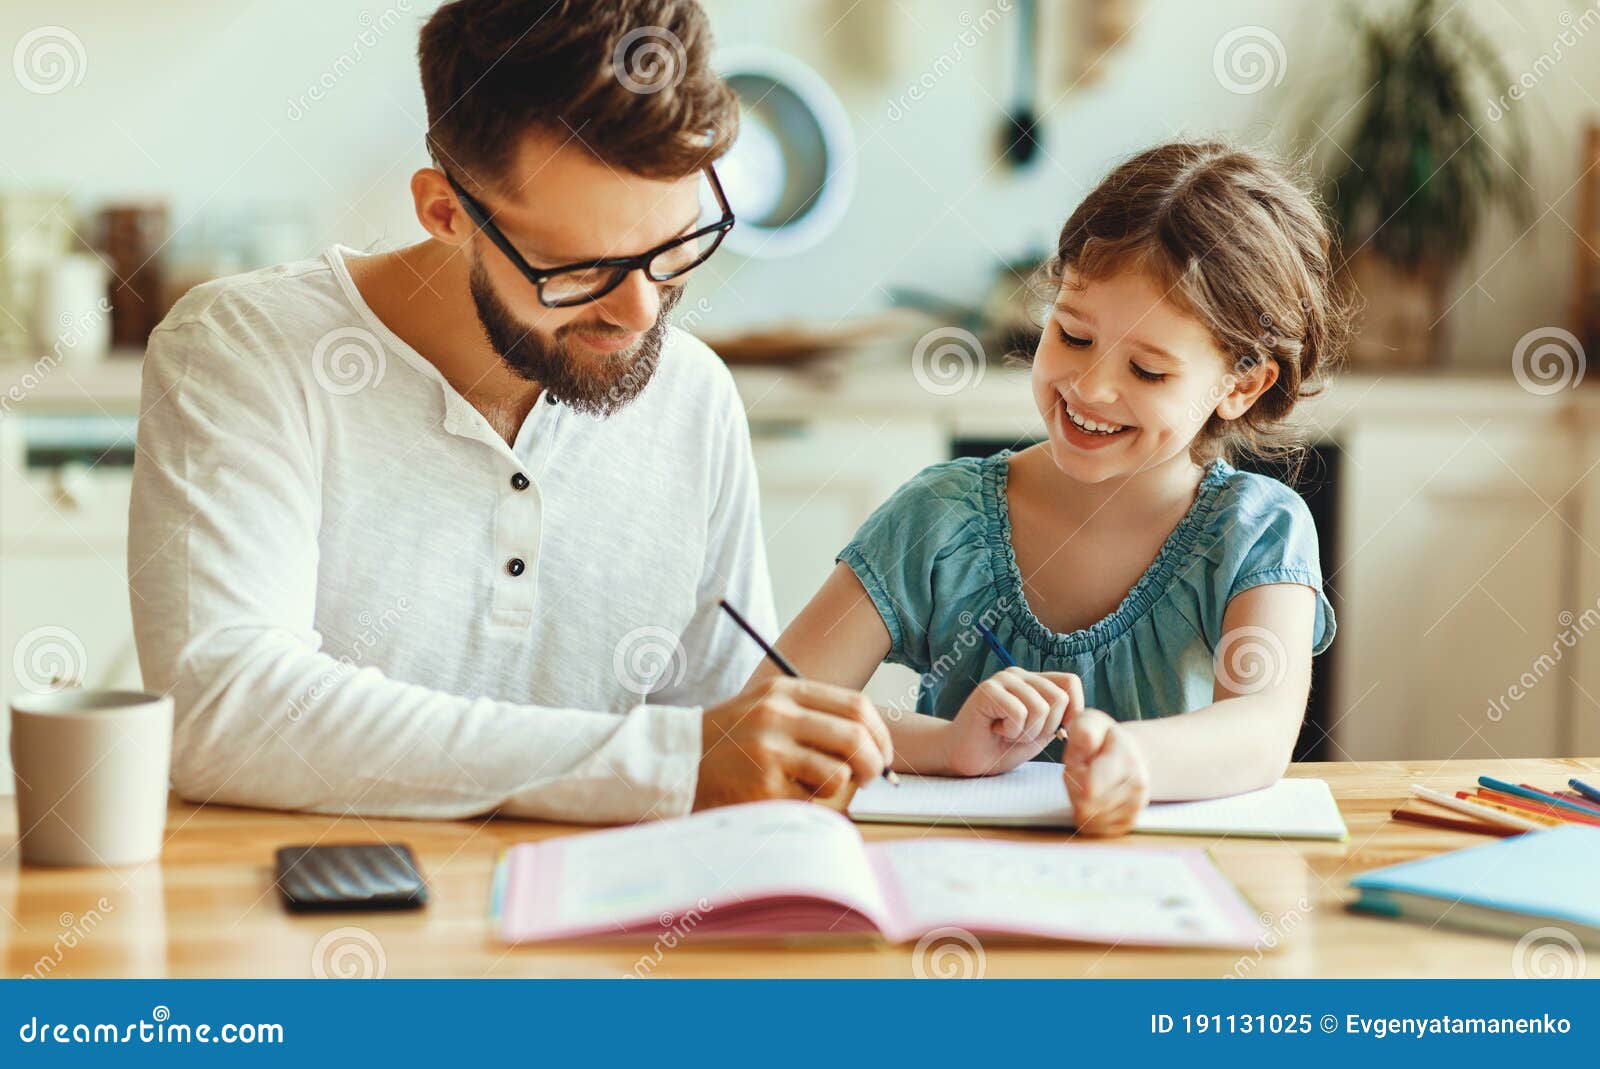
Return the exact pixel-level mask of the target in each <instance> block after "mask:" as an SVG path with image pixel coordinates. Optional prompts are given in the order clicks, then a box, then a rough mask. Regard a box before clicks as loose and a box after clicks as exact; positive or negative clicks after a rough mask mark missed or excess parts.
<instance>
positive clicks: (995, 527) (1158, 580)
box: [983, 449, 1234, 657]
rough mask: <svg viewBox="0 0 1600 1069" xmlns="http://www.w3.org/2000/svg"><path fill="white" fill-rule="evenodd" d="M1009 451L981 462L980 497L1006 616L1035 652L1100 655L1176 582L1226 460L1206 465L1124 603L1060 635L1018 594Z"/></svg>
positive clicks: (1226, 469) (1211, 506)
mask: <svg viewBox="0 0 1600 1069" xmlns="http://www.w3.org/2000/svg"><path fill="white" fill-rule="evenodd" d="M1012 455H1013V452H1012V450H1009V449H1006V450H1002V451H1001V452H999V453H996V454H994V455H993V456H991V457H989V458H987V459H986V460H985V461H984V470H983V494H984V506H985V507H984V513H985V518H986V520H987V523H986V525H985V534H984V537H985V540H986V541H987V542H988V543H989V557H990V564H991V567H992V569H993V571H994V574H995V582H996V585H997V586H998V587H999V588H1000V590H1001V592H1002V595H1003V596H1004V597H1005V598H1006V599H1007V601H1008V602H1009V613H1008V615H1009V616H1010V618H1011V620H1012V622H1013V623H1014V624H1016V626H1017V629H1018V631H1019V632H1021V634H1022V635H1023V636H1024V637H1025V638H1026V639H1027V640H1028V641H1029V642H1031V643H1032V644H1033V645H1034V646H1035V647H1036V648H1037V649H1039V650H1042V651H1043V652H1044V653H1045V655H1046V656H1049V657H1070V656H1073V655H1075V654H1081V653H1086V652H1089V651H1092V650H1095V649H1098V648H1100V647H1102V646H1104V645H1106V644H1108V643H1110V642H1112V641H1113V640H1115V639H1117V638H1118V637H1120V636H1121V635H1122V634H1123V633H1124V632H1126V631H1127V630H1128V628H1130V627H1132V626H1133V624H1134V623H1135V622H1136V621H1137V620H1138V619H1139V618H1140V617H1141V616H1143V615H1144V614H1145V613H1147V612H1149V611H1150V609H1151V607H1152V606H1154V605H1155V603H1156V602H1157V601H1159V600H1160V598H1161V596H1162V595H1163V594H1165V593H1166V591H1167V588H1168V587H1170V586H1171V585H1172V582H1173V580H1174V579H1176V578H1177V576H1178V570H1179V567H1180V565H1182V564H1183V562H1184V561H1185V560H1186V559H1187V558H1188V556H1189V554H1190V553H1191V551H1192V550H1193V549H1194V545H1195V542H1196V541H1197V540H1198V539H1199V538H1200V535H1201V533H1202V532H1203V531H1204V530H1205V529H1206V525H1207V523H1208V522H1209V521H1210V518H1211V514H1212V512H1214V511H1215V509H1216V505H1217V499H1218V497H1219V495H1220V493H1221V491H1222V489H1223V487H1224V486H1226V485H1227V482H1228V477H1229V476H1230V475H1232V474H1233V471H1234V469H1233V466H1232V465H1230V464H1229V463H1228V462H1227V461H1226V460H1221V459H1217V460H1213V461H1211V462H1210V463H1209V464H1207V465H1206V468H1205V471H1204V473H1203V474H1202V475H1201V477H1200V485H1199V487H1198V488H1197V489H1196V491H1195V499H1194V503H1193V504H1191V505H1190V506H1189V511H1188V512H1186V513H1184V515H1183V519H1181V520H1179V521H1178V525H1177V526H1176V527H1174V528H1173V529H1172V533H1171V534H1169V535H1167V539H1166V541H1165V542H1163V543H1162V545H1161V551H1160V552H1159V553H1157V554H1156V559H1155V560H1154V561H1152V562H1151V564H1150V567H1148V568H1146V569H1145V572H1144V574H1143V575H1141V576H1140V577H1139V581H1138V582H1136V583H1134V584H1133V589H1131V590H1129V591H1128V593H1127V595H1126V596H1125V597H1123V599H1122V603H1121V604H1120V605H1118V606H1117V608H1116V610H1115V611H1113V612H1112V613H1111V614H1110V615H1109V616H1105V617H1102V618H1101V619H1099V620H1097V621H1095V622H1094V623H1093V624H1090V625H1089V626H1088V627H1085V628H1081V629H1079V630H1077V631H1072V632H1068V633H1065V634H1063V633H1061V632H1058V631H1052V630H1050V628H1048V627H1046V626H1045V625H1044V624H1043V623H1042V622H1040V620H1039V618H1038V617H1037V616H1035V615H1034V614H1033V609H1032V608H1031V607H1030V606H1029V605H1028V598H1027V595H1025V594H1024V593H1023V591H1022V571H1021V569H1020V568H1018V567H1017V555H1016V551H1015V550H1014V549H1013V548H1012V546H1011V506H1010V503H1009V502H1008V501H1007V500H1006V484H1007V481H1008V479H1009V477H1010V472H1011V464H1010V461H1011V457H1012Z"/></svg>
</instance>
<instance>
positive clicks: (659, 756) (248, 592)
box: [128, 318, 700, 822]
mask: <svg viewBox="0 0 1600 1069" xmlns="http://www.w3.org/2000/svg"><path fill="white" fill-rule="evenodd" d="M296 375H297V369H296V368H294V367H293V366H290V365H287V364H286V363H283V362H277V361H272V360H269V359H265V358H252V357H251V356H250V355H249V353H248V352H247V351H245V350H243V349H241V348H240V347H239V346H237V345H236V344H235V343H234V342H233V341H232V340H231V339H229V338H228V337H227V336H226V335H225V334H224V333H223V332H222V331H221V330H219V329H217V328H216V327H215V325H214V324H212V323H211V322H210V321H209V320H206V319H204V318H198V319H189V320H186V321H183V322H179V323H173V324H169V325H163V326H162V327H160V328H158V329H157V330H156V332H155V333H154V334H153V335H152V336H151V340H150V345H149V351H148V354H147V356H146V358H145V367H144V382H143V396H142V399H141V406H140V407H141V414H140V419H139V432H138V453H137V458H136V460H135V464H134V474H133V500H132V505H131V509H130V517H129V544H128V558H129V559H128V566H129V575H130V588H131V594H132V604H133V616H134V632H135V640H136V642H137V646H138V651H139V661H140V666H141V668H142V670H143V673H144V679H145V684H146V686H148V687H150V688H152V689H155V690H158V691H161V692H166V693H170V694H171V695H172V696H173V698H174V701H175V705H176V720H175V723H174V731H173V753H172V779H173V784H174V786H175V787H176V789H177V791H178V793H179V794H181V795H182V796H183V797H185V798H187V799H190V800H192V801H196V802H220V803H226V804H233V805H247V806H262V807H270V808H280V809H303V810H311V811H316V812H337V813H362V814H370V815H374V816H386V817H390V816H392V817H416V818H431V819H452V818H459V817H468V816H474V815H478V814H482V813H486V812H491V811H496V810H498V811H500V812H503V813H505V814H506V815H510V816H519V817H529V818H539V819H551V820H570V821H586V822H587V821H594V822H626V821H633V820H640V819H645V818H651V817H664V816H673V815H677V814H681V813H685V812H687V811H688V810H689V809H690V808H691V805H692V802H693V798H694V789H695V780H696V776H697V772H698V767H699V758H700V713H699V710H697V709H693V708H687V707H676V706H667V705H641V706H638V707H636V708H634V709H632V710H630V711H628V712H627V713H623V714H617V713H608V712H598V711H590V710H584V709H568V708H551V707H544V706H535V705H528V704H519V703H513V702H504V701H495V700H491V699H488V698H481V697H479V698H473V697H466V696H462V695H458V694H450V693H445V692H442V691H439V690H434V689H430V688H428V687H423V686H417V685H414V684H410V683H405V682H401V681H399V680H394V679H391V678H388V677H386V676H385V675H384V674H383V673H382V672H380V671H379V670H378V669H376V668H374V667H371V666H366V667H358V666H352V665H350V664H348V663H347V662H344V661H340V660H336V659H334V658H333V657H330V656H329V655H328V654H326V653H323V652H320V645H321V638H320V636H319V635H318V634H317V632H316V630H315V624H314V618H315V617H314V610H315V604H316V591H317V569H318V537H317V536H318V527H319V524H320V519H321V516H320V512H321V509H320V501H321V494H320V470H319V461H318V455H317V449H316V447H315V445H314V439H315V437H316V435H317V433H318V432H317V430H316V428H315V427H314V426H313V425H312V422H311V420H310V419H309V418H308V415H307V406H306V403H305V396H306V394H305V389H306V386H305V383H304V382H302V381H299V380H297V378H296Z"/></svg>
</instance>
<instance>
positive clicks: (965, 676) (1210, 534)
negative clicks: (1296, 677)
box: [838, 451, 1334, 759]
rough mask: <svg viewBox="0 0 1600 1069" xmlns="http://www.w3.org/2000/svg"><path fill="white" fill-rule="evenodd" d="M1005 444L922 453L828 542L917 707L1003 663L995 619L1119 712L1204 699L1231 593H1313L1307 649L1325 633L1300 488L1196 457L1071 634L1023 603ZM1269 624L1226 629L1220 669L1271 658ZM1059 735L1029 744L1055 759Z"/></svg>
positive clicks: (955, 701)
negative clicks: (1176, 515)
mask: <svg viewBox="0 0 1600 1069" xmlns="http://www.w3.org/2000/svg"><path fill="white" fill-rule="evenodd" d="M1010 456H1011V454H1010V452H1009V451H1007V452H1002V453H997V454H995V455H994V456H991V457H986V458H984V459H981V460H979V459H973V458H965V459H961V460H953V461H950V462H948V463H944V464H935V465H933V466H932V467H929V468H927V469H925V470H924V471H922V472H921V473H920V474H918V475H916V476H915V477H914V478H912V479H911V480H910V481H909V482H907V483H906V484H905V485H904V486H902V487H901V488H900V489H899V490H897V491H895V493H894V495H893V496H892V497H890V498H889V500H888V501H886V502H884V503H883V504H882V505H880V506H879V507H878V509H877V511H875V512H874V513H873V514H872V515H871V517H869V518H868V519H867V521H866V523H864V524H862V525H861V529H860V530H859V531H857V532H856V536H855V538H854V539H852V540H851V542H850V544H849V545H847V546H846V547H845V548H844V550H843V551H842V552H841V553H840V554H839V558H838V559H839V560H841V561H843V562H844V563H845V564H847V565H848V566H849V567H850V569H851V570H852V571H854V572H855V574H856V576H857V577H858V578H859V579H860V580H861V583H862V585H863V586H864V587H866V589H867V593H868V594H869V595H871V597H872V601H873V603H874V604H875V605H876V606H877V609H878V613H879V615H881V616H882V617H883V622H884V624H885V626H887V628H888V630H889V637H890V640H891V643H892V645H891V647H890V652H889V656H888V660H889V661H891V662H893V663H895V664H903V665H906V666H907V667H910V668H912V669H914V670H916V671H917V672H918V673H920V674H921V675H922V685H921V689H920V692H919V695H918V699H917V708H918V710H919V711H920V712H923V713H930V714H932V715H934V716H940V717H944V718H945V719H947V720H948V719H952V718H954V717H955V715H956V712H957V710H959V709H960V708H961V703H962V702H964V701H965V700H966V698H967V695H968V694H969V693H970V692H971V691H972V689H973V687H975V686H976V685H977V684H978V683H979V682H981V681H982V680H984V679H986V678H988V677H989V676H991V675H993V674H994V673H995V672H998V671H999V670H1000V669H1001V668H1002V667H1003V666H1002V663H1001V661H1000V659H999V658H998V657H997V656H996V655H995V654H994V653H993V652H991V651H990V649H989V647H988V646H987V644H986V643H985V642H984V641H983V639H982V637H981V636H980V635H979V633H978V630H977V627H976V624H978V623H982V624H984V625H986V626H987V627H988V628H989V629H990V630H992V631H993V632H994V634H995V636H996V637H997V638H998V639H999V640H1000V642H1001V644H1002V645H1004V646H1005V647H1006V649H1007V650H1008V651H1009V652H1010V653H1011V655H1012V656H1013V657H1014V658H1015V659H1016V661H1017V663H1018V664H1019V665H1021V666H1022V667H1023V668H1027V669H1030V670H1033V671H1060V672H1074V673H1076V674H1077V675H1078V676H1079V677H1081V678H1082V680H1083V690H1084V700H1085V701H1086V702H1087V703H1088V705H1089V707H1090V708H1096V709H1103V710H1105V711H1106V712H1107V713H1109V714H1110V715H1111V716H1113V717H1115V718H1116V719H1118V720H1143V719H1148V718H1151V717H1158V716H1170V715H1172V714H1174V713H1182V712H1187V711H1189V710H1191V709H1198V708H1200V707H1202V706H1205V705H1209V704H1211V701H1212V687H1213V683H1214V678H1215V677H1214V671H1213V663H1214V662H1213V658H1214V657H1215V655H1216V651H1217V647H1218V644H1219V643H1221V642H1222V641H1223V630H1222V619H1223V613H1224V611H1225V610H1226V609H1227V606H1228V601H1229V600H1230V599H1231V598H1232V597H1233V596H1234V595H1236V594H1238V593H1240V592H1241V591H1244V590H1248V589H1250V588H1251V587H1255V586H1262V585H1264V584H1267V583H1298V584H1301V585H1304V586H1308V587H1311V588H1312V589H1314V590H1315V591H1316V592H1317V597H1316V607H1315V609H1314V610H1313V611H1314V612H1315V613H1316V623H1315V627H1314V630H1313V641H1312V653H1313V654H1318V653H1321V652H1322V651H1323V650H1325V649H1327V648H1328V644H1329V643H1330V642H1332V641H1333V634H1334V619H1333V607H1332V606H1331V605H1330V604H1329V603H1328V599H1327V597H1326V596H1325V595H1324V593H1323V590H1322V570H1321V567H1320V565H1319V563H1318V560H1317V530H1316V527H1315V526H1314V525H1313V524H1312V522H1311V514H1310V512H1309V511H1308V510H1307V509H1306V505H1305V502H1304V501H1303V500H1302V499H1301V498H1300V496H1299V495H1298V494H1296V493H1295V492H1294V491H1293V490H1291V489H1289V487H1287V486H1285V485H1284V484H1283V483H1281V482H1278V481H1277V480H1276V479H1271V478H1268V477H1266V476H1263V475H1255V474H1250V473H1246V472H1241V471H1238V470H1236V469H1235V468H1233V467H1232V466H1231V465H1230V464H1228V463H1227V462H1226V461H1224V460H1214V461H1212V462H1211V463H1210V464H1209V465H1207V467H1206V469H1205V472H1204V474H1203V476H1202V478H1201V482H1200V488H1199V491H1198V492H1197V493H1196V495H1195V501H1194V504H1193V505H1192V506H1191V507H1190V509H1189V511H1188V513H1187V514H1186V515H1185V516H1184V518H1183V520H1182V521H1181V522H1179V524H1178V526H1177V527H1176V528H1175V529H1174V530H1173V532H1172V534H1171V535H1169V536H1168V538H1167V540H1166V543H1165V544H1164V545H1163V546H1162V548H1161V551H1160V553H1159V554H1158V555H1157V556H1156V559H1155V562H1154V563H1152V564H1151V565H1150V567H1149V569H1148V570H1146V572H1145V573H1144V575H1143V576H1142V577H1140V579H1139V581H1138V582H1137V583H1135V584H1134V587H1133V589H1132V590H1130V591H1129V592H1128V594H1127V596H1126V597H1125V598H1123V600H1122V604H1121V605H1119V606H1118V607H1117V610H1116V611H1115V612H1113V613H1112V614H1111V615H1110V616H1107V617H1105V618H1104V619H1102V620H1100V621H1099V622H1097V623H1095V624H1094V625H1092V626H1090V627H1087V628H1085V629H1083V630H1080V631H1074V632H1072V633H1071V634H1059V633H1057V632H1054V631H1051V630H1049V629H1048V628H1046V627H1045V626H1044V625H1043V624H1041V623H1040V622H1039V621H1038V619H1037V618H1036V617H1035V616H1034V615H1033V612H1032V611H1031V610H1030V609H1029V608H1028V603H1027V600H1026V599H1025V598H1024V597H1023V593H1022V577H1021V575H1020V574H1019V573H1018V571H1017V561H1016V557H1015V555H1014V554H1013V553H1012V550H1011V519H1010V516H1009V514H1008V512H1007V508H1006V475H1007V471H1008V459H1009V457H1010ZM1276 642H1277V639H1276V637H1275V636H1272V635H1270V634H1267V633H1245V634H1234V635H1229V636H1228V644H1227V646H1226V647H1225V648H1224V650H1223V662H1222V663H1223V664H1224V666H1225V670H1227V671H1229V672H1231V673H1232V675H1233V678H1234V679H1235V680H1241V681H1244V682H1245V683H1246V684H1248V683H1249V682H1250V681H1251V680H1252V679H1254V678H1256V677H1257V676H1259V675H1260V674H1262V673H1266V674H1270V673H1271V672H1273V671H1274V670H1277V666H1278V665H1281V664H1282V656H1281V654H1280V653H1278V652H1277V651H1275V650H1274V649H1273V648H1272V646H1273V643H1276ZM1059 745H1060V744H1059V743H1056V744H1052V746H1051V748H1050V749H1049V750H1047V751H1046V753H1045V754H1044V755H1042V756H1047V757H1051V758H1056V759H1059V754H1058V750H1059Z"/></svg>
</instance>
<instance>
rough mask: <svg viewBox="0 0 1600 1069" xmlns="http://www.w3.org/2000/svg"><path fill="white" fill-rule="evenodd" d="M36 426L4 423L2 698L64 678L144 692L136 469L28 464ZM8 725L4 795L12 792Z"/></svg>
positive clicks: (2, 757)
mask: <svg viewBox="0 0 1600 1069" xmlns="http://www.w3.org/2000/svg"><path fill="white" fill-rule="evenodd" d="M27 429H28V420H27V419H25V418H14V419H13V418H8V419H6V420H4V421H0V699H3V700H9V699H10V697H11V696H12V695H13V694H16V693H18V692H19V691H27V690H40V689H48V688H51V687H52V686H55V685H58V684H57V683H56V680H57V679H59V678H79V679H81V680H82V681H83V682H84V683H85V684H86V685H88V686H94V687H114V688H137V687H138V686H139V685H140V683H139V667H138V663H137V656H136V653H135V650H134V645H133V620H132V614H131V611H130V609H129V605H128V580H127V564H126V558H127V520H128V491H129V486H130V482H131V477H130V469H129V468H128V467H127V466H126V465H124V464H121V463H118V462H117V459H116V458H107V459H106V460H105V461H104V462H102V463H100V464H96V465H94V466H92V467H91V466H90V465H88V464H85V463H82V462H78V461H74V462H69V463H67V464H65V465H62V466H38V465H30V464H29V462H28V452H29V451H28V448H27V445H26V441H25V437H26V434H27ZM9 733H10V717H9V716H7V717H5V718H4V719H3V720H0V793H10V792H11V790H12V787H13V784H12V780H11V772H10V756H9V755H10V747H9V742H8V737H9Z"/></svg>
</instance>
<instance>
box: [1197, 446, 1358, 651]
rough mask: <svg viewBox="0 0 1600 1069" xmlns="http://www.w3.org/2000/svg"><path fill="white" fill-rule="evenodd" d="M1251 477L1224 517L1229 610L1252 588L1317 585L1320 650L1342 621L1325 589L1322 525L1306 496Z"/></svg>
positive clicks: (1315, 636) (1315, 637) (1315, 639)
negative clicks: (1313, 515)
mask: <svg viewBox="0 0 1600 1069" xmlns="http://www.w3.org/2000/svg"><path fill="white" fill-rule="evenodd" d="M1248 478H1249V479H1250V484H1249V486H1250V489H1249V490H1248V491H1247V492H1244V493H1241V494H1240V495H1239V496H1238V499H1237V500H1236V501H1235V503H1234V504H1233V507H1232V508H1231V509H1228V510H1223V514H1222V515H1221V516H1220V517H1219V521H1220V522H1222V523H1224V524H1225V525H1226V527H1227V530H1226V531H1225V532H1224V534H1223V541H1224V542H1225V544H1226V545H1227V546H1228V552H1227V559H1228V562H1229V566H1228V567H1226V568H1224V569H1222V571H1221V574H1219V579H1224V580H1226V582H1227V587H1226V596H1225V598H1224V599H1223V605H1224V608H1225V607H1226V603H1227V602H1229V601H1232V600H1233V599H1234V598H1235V597H1237V596H1238V595H1240V594H1242V593H1244V592H1245V591H1246V590H1249V589H1251V588H1252V587H1258V586H1267V585H1269V584H1272V583H1295V584H1298V585H1301V586H1308V587H1311V588H1312V589H1313V590H1315V591H1316V592H1317V600H1316V609H1315V611H1316V622H1315V625H1314V627H1313V630H1312V650H1311V652H1312V653H1313V654H1320V653H1322V652H1323V651H1324V650H1326V649H1327V648H1328V646H1329V644H1331V643H1332V642H1333V636H1334V631H1335V629H1336V626H1337V625H1336V623H1335V621H1334V617H1333V605H1332V604H1331V603H1330V602H1329V601H1328V598H1327V595H1326V594H1325V593H1324V592H1323V582H1322V563H1321V559H1320V556H1319V552H1318V543H1317V526H1316V523H1315V522H1314V521H1313V520H1312V519H1311V510H1310V509H1308V508H1307V507H1306V503H1305V499H1303V498H1302V497H1301V496H1300V495H1299V494H1297V493H1295V492H1294V491H1293V490H1291V489H1290V488H1289V487H1287V486H1285V485H1283V484H1282V483H1280V482H1278V481H1277V480H1275V479H1269V478H1266V477H1265V476H1251V477H1248Z"/></svg>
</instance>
